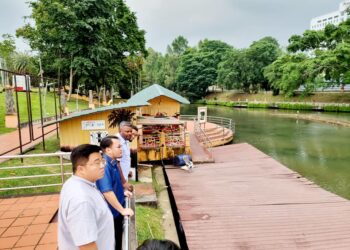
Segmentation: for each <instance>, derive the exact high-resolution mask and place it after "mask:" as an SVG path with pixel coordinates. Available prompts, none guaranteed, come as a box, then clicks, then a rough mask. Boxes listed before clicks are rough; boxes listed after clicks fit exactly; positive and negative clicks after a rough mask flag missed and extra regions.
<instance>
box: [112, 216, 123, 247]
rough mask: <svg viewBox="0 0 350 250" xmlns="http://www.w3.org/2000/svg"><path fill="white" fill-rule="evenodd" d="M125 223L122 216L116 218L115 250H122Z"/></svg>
mask: <svg viewBox="0 0 350 250" xmlns="http://www.w3.org/2000/svg"><path fill="white" fill-rule="evenodd" d="M123 222H124V218H123V216H121V215H120V216H118V217H116V218H114V237H115V250H121V249H122V239H123Z"/></svg>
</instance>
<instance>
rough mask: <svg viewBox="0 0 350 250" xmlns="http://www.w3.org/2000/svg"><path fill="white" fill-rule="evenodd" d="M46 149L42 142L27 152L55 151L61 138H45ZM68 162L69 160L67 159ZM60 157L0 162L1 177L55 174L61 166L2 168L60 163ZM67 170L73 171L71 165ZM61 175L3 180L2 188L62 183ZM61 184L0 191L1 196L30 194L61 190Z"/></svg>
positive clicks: (0, 184)
mask: <svg viewBox="0 0 350 250" xmlns="http://www.w3.org/2000/svg"><path fill="white" fill-rule="evenodd" d="M45 143H46V144H45V146H46V151H45V152H44V151H43V149H42V144H38V145H37V146H36V147H35V149H34V150H32V151H29V152H28V153H27V154H40V153H54V152H56V151H57V150H58V149H59V140H58V139H57V138H56V136H53V137H51V138H48V139H47V140H45ZM65 162H66V163H67V162H69V161H65ZM58 163H59V158H58V157H35V158H27V159H24V161H23V163H21V160H19V159H13V160H9V161H6V162H4V163H0V177H14V176H27V175H28V176H30V175H38V174H54V173H60V172H61V171H60V166H52V167H35V168H23V169H14V170H1V168H3V167H14V166H29V165H31V166H32V165H39V164H58ZM65 172H72V167H71V166H66V167H65ZM60 182H61V177H60V176H54V177H41V178H40V177H39V178H26V179H17V180H1V181H0V188H6V187H16V186H31V185H40V184H53V183H60ZM60 190H61V186H55V187H42V188H32V189H18V190H9V191H0V197H3V196H15V195H28V194H39V193H51V192H59V191H60Z"/></svg>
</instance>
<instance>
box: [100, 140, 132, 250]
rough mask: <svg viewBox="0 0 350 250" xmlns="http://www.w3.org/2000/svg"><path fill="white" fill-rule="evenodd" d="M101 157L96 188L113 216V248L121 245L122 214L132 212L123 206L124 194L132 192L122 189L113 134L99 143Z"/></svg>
mask: <svg viewBox="0 0 350 250" xmlns="http://www.w3.org/2000/svg"><path fill="white" fill-rule="evenodd" d="M100 146H101V148H102V150H103V153H104V155H103V157H104V159H105V160H106V166H105V175H104V177H103V178H102V179H100V180H98V181H97V182H96V185H97V187H98V189H99V190H100V191H101V193H102V194H103V196H104V197H105V198H106V200H107V203H108V206H109V208H110V210H111V211H112V214H113V217H114V233H115V243H116V245H115V249H118V250H119V249H121V247H122V234H123V219H124V216H126V215H128V216H132V215H133V214H134V212H133V211H132V210H131V209H130V208H124V203H125V196H128V197H131V195H132V193H131V192H129V191H124V188H123V184H122V179H121V174H122V173H121V169H120V168H119V167H118V162H117V159H118V158H120V157H121V156H122V149H121V145H120V142H119V140H118V138H117V137H115V136H107V137H105V138H103V139H102V141H101V144H100Z"/></svg>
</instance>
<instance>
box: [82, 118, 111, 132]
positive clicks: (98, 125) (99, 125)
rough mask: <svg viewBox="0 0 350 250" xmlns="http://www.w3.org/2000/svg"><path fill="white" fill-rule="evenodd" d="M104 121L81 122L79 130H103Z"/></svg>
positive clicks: (104, 126)
mask: <svg viewBox="0 0 350 250" xmlns="http://www.w3.org/2000/svg"><path fill="white" fill-rule="evenodd" d="M105 128H106V125H105V120H97V121H82V122H81V129H82V130H95V129H105Z"/></svg>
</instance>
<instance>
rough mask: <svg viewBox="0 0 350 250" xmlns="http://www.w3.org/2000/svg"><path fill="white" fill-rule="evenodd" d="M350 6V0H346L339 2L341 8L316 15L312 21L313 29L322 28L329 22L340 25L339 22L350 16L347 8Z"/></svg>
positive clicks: (311, 27) (311, 26)
mask: <svg viewBox="0 0 350 250" xmlns="http://www.w3.org/2000/svg"><path fill="white" fill-rule="evenodd" d="M349 7H350V0H344V1H342V2H341V3H340V4H339V9H338V10H337V11H333V12H331V13H328V14H325V15H322V16H318V17H314V18H312V19H311V22H310V29H311V30H321V29H324V28H325V27H326V25H327V24H329V23H331V24H334V25H338V24H339V23H341V22H343V21H345V20H346V19H347V18H349V17H350V16H349V15H348V14H347V12H346V10H347V9H348V8H349Z"/></svg>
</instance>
